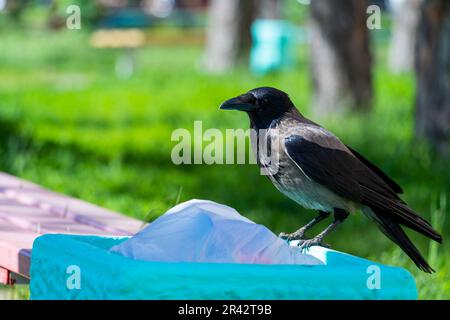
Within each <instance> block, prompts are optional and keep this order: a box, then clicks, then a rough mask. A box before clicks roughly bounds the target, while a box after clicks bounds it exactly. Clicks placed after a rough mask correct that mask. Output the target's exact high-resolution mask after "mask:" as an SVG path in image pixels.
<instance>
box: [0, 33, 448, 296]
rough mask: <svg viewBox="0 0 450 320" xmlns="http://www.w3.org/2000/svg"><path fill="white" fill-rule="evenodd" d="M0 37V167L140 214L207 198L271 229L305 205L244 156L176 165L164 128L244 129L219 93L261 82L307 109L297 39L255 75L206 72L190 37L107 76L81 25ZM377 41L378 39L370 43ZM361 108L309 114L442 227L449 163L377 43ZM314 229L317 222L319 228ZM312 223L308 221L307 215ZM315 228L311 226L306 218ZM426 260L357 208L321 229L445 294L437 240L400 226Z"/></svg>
mask: <svg viewBox="0 0 450 320" xmlns="http://www.w3.org/2000/svg"><path fill="white" fill-rule="evenodd" d="M0 37H1V39H2V40H1V41H2V42H1V47H0V170H2V171H7V172H10V173H12V174H15V175H18V176H20V177H23V178H26V179H30V180H32V181H34V182H37V183H39V184H42V185H44V186H46V187H48V188H50V189H54V190H57V191H59V192H63V193H66V194H69V195H72V196H75V197H79V198H81V199H83V200H86V201H89V202H93V203H96V204H98V205H101V206H104V207H107V208H110V209H113V210H117V211H120V212H123V213H125V214H127V215H130V216H134V217H137V218H140V219H145V220H149V221H151V220H153V219H155V218H156V217H157V216H159V215H160V214H162V213H164V211H165V210H167V209H168V208H170V207H171V206H173V205H174V204H176V203H177V202H179V201H185V200H188V199H191V198H205V199H211V200H214V201H218V202H221V203H224V204H227V205H230V206H232V207H235V208H236V209H237V210H238V211H239V212H241V213H242V214H244V215H246V216H248V217H249V218H251V219H253V220H255V221H256V222H258V223H262V224H265V225H267V226H268V227H269V228H271V229H272V230H273V231H274V232H275V233H278V232H280V231H293V230H294V229H296V228H297V227H298V226H300V225H302V224H304V223H305V222H306V221H307V220H309V219H310V218H311V217H312V213H311V212H309V211H307V210H305V209H303V208H300V207H299V206H298V205H296V204H295V203H293V202H292V201H290V200H288V199H287V198H285V197H283V196H282V195H281V194H279V193H278V192H277V191H276V190H275V189H274V187H273V186H272V185H271V183H270V182H269V181H268V179H266V178H265V177H262V176H260V175H259V171H258V169H257V168H256V166H254V165H210V166H208V165H181V166H176V165H174V164H172V162H171V161H170V152H171V149H172V147H173V146H174V145H175V143H174V142H172V141H171V133H172V131H173V130H174V129H176V128H187V129H192V127H193V121H194V120H202V121H203V128H204V130H205V129H207V128H220V129H222V130H224V129H225V128H247V126H248V120H247V119H246V117H245V116H244V115H243V114H239V113H234V112H221V111H219V110H218V105H219V104H220V103H221V102H222V101H223V100H225V99H227V98H229V97H231V96H235V95H237V94H239V93H242V92H244V91H246V90H248V89H251V88H253V87H257V86H262V85H269V86H275V87H278V88H280V89H283V90H284V91H287V92H288V93H290V95H291V97H292V98H293V100H294V102H295V103H296V105H297V106H298V107H299V108H300V110H301V111H302V112H303V113H305V114H306V115H307V116H308V115H309V116H312V117H313V118H314V116H313V114H312V112H311V111H310V110H309V106H308V105H309V101H310V92H311V88H310V82H309V74H308V70H309V67H308V57H307V54H306V50H305V48H300V49H299V66H298V67H297V68H296V69H295V70H291V71H288V72H283V73H278V74H272V75H268V76H264V77H256V76H253V75H251V74H249V73H248V72H247V71H246V70H245V69H238V70H236V71H233V72H230V73H228V74H226V75H207V74H204V73H203V72H202V71H201V69H200V68H199V67H198V66H199V62H200V58H201V54H202V52H201V48H199V47H195V46H184V47H181V46H173V47H170V48H164V47H157V46H148V47H146V48H144V49H142V50H140V51H138V52H137V61H138V70H137V72H136V74H135V75H134V76H133V78H131V79H129V80H120V79H117V78H116V77H115V75H114V61H115V59H116V58H117V56H118V54H119V52H117V51H114V50H99V49H93V48H91V47H89V44H88V35H86V34H84V33H82V32H77V31H74V32H60V33H44V32H31V31H30V32H28V33H18V32H2V33H0ZM378 45H379V46H382V44H378ZM378 51H379V54H378V55H377V59H378V60H377V64H376V68H375V90H376V96H375V104H374V110H373V113H372V114H370V115H356V114H355V115H349V116H347V117H345V118H343V117H338V116H333V115H330V116H329V117H327V118H325V119H314V120H317V121H319V122H320V123H322V124H324V125H325V126H326V127H327V128H329V129H330V130H332V131H333V132H335V133H336V134H338V135H339V136H340V137H342V140H343V141H344V142H346V143H347V144H349V145H351V146H353V147H354V148H356V149H357V150H359V151H360V152H361V153H362V154H364V155H366V156H367V157H368V158H369V159H371V160H373V162H375V163H376V164H378V165H379V166H381V167H382V168H383V169H384V170H385V171H386V172H387V173H388V174H389V175H391V176H392V177H393V178H394V179H395V180H397V181H398V182H399V183H400V184H401V185H402V186H403V187H404V190H405V195H404V199H405V200H406V201H407V202H408V203H409V204H410V205H411V206H412V207H413V208H415V209H416V210H417V211H419V212H421V213H422V215H423V216H424V217H425V218H427V219H429V220H433V221H434V222H433V223H434V224H435V225H437V226H438V227H439V229H440V230H441V231H442V232H443V234H444V239H445V238H446V237H447V236H448V235H449V234H450V233H449V232H448V230H449V229H448V226H449V221H448V220H449V219H447V221H444V220H445V219H444V217H445V215H446V214H447V206H446V203H445V201H446V199H449V198H450V196H449V190H448V188H449V186H450V172H449V170H448V160H447V162H446V161H444V160H440V159H438V158H436V157H435V156H434V155H433V153H432V152H430V151H429V149H428V147H427V145H426V144H424V143H423V142H421V141H416V140H415V139H414V136H413V130H414V127H413V101H414V78H413V76H412V74H403V75H393V74H391V73H389V71H388V70H386V68H385V67H384V54H383V53H384V52H385V48H383V47H381V48H380V49H379V50H378ZM321 227H322V226H321ZM319 228H320V227H319ZM314 231H319V229H315V230H314ZM412 236H413V238H414V240H415V242H416V243H417V244H418V246H419V247H420V249H421V250H422V251H423V252H424V253H425V254H427V255H428V256H429V259H430V262H431V264H432V265H433V267H434V268H435V269H436V270H437V272H436V273H435V274H433V275H427V274H424V273H421V272H419V271H417V269H416V268H415V266H414V265H413V264H412V263H411V262H410V261H409V260H408V259H407V257H406V256H405V255H404V254H403V253H402V252H401V251H400V250H398V249H397V248H396V247H395V246H394V245H393V244H392V243H391V242H390V241H389V240H388V239H386V238H385V237H384V236H383V235H381V233H380V232H379V231H378V230H377V229H376V227H375V225H373V224H372V223H371V222H369V221H367V220H366V219H365V218H364V217H363V216H362V215H356V216H355V217H352V218H351V219H349V221H348V222H346V223H345V224H343V225H342V227H341V229H340V230H338V231H337V232H336V233H334V234H332V235H331V236H330V238H329V239H328V242H329V243H330V244H332V245H333V248H335V249H338V250H343V251H346V252H350V253H352V254H357V255H360V256H363V257H367V258H370V259H374V260H377V261H380V262H382V263H385V264H392V265H398V266H403V267H405V268H407V269H408V270H410V271H411V272H412V273H413V275H414V276H415V277H416V281H417V285H418V288H419V293H420V298H422V299H442V298H450V291H449V287H450V258H449V256H448V252H449V251H448V249H449V246H448V245H447V244H444V245H442V246H436V245H434V244H433V245H431V244H430V243H429V242H428V241H427V240H426V239H424V238H423V237H420V236H416V235H412Z"/></svg>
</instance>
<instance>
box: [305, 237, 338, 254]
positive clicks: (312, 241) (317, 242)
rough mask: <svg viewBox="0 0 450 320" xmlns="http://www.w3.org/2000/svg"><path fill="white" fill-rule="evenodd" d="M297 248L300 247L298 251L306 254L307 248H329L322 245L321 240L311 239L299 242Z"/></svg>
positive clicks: (326, 245)
mask: <svg viewBox="0 0 450 320" xmlns="http://www.w3.org/2000/svg"><path fill="white" fill-rule="evenodd" d="M297 246H299V247H300V250H301V251H302V252H305V251H306V252H308V251H309V248H311V247H312V246H322V247H325V248H329V247H330V245H328V244H326V243H323V242H322V239H321V238H317V237H316V238H312V239H306V240H301V241H299V242H298V244H297Z"/></svg>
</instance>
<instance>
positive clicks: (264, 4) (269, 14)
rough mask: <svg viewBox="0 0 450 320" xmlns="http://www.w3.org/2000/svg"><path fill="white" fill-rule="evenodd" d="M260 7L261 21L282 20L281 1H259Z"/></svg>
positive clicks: (259, 16)
mask: <svg viewBox="0 0 450 320" xmlns="http://www.w3.org/2000/svg"><path fill="white" fill-rule="evenodd" d="M257 1H258V2H257V4H258V6H259V8H258V9H259V15H258V18H261V19H280V16H281V5H282V1H281V0H257Z"/></svg>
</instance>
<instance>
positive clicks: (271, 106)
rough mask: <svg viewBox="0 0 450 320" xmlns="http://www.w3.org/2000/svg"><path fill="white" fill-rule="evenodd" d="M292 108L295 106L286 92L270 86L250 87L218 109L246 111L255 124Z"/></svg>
mask: <svg viewBox="0 0 450 320" xmlns="http://www.w3.org/2000/svg"><path fill="white" fill-rule="evenodd" d="M292 108H295V107H294V104H293V103H292V101H291V99H289V96H288V95H287V93H285V92H283V91H281V90H278V89H275V88H271V87H261V88H255V89H252V90H250V91H249V92H247V93H244V94H241V95H240V96H237V97H236V98H232V99H229V100H227V101H225V102H224V103H222V104H221V105H220V109H224V110H239V111H245V112H247V114H248V115H249V117H250V119H251V120H252V122H255V123H257V124H258V123H261V124H263V123H270V122H272V120H274V119H277V118H279V117H280V116H282V115H283V114H284V113H286V112H287V111H289V110H291V109H292Z"/></svg>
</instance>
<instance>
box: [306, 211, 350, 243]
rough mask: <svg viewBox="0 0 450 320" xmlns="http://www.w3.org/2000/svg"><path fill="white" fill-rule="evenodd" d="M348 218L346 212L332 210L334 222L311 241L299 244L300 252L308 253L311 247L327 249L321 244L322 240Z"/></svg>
mask: <svg viewBox="0 0 450 320" xmlns="http://www.w3.org/2000/svg"><path fill="white" fill-rule="evenodd" d="M347 217H348V212H347V211H345V210H342V209H339V208H334V221H333V223H332V224H330V225H329V226H328V227H326V228H325V230H323V231H322V232H321V233H319V234H318V235H317V236H315V237H314V238H312V239H307V240H303V241H300V242H299V246H300V248H301V249H302V250H306V251H308V250H309V248H310V247H311V246H317V245H322V246H324V247H328V245H325V244H324V243H322V240H323V238H325V237H326V236H327V235H328V234H330V233H331V232H332V231H333V230H334V229H335V228H336V227H337V226H338V225H339V224H341V223H342V222H343V221H344V220H345V219H346V218H347Z"/></svg>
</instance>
